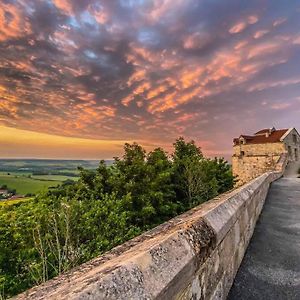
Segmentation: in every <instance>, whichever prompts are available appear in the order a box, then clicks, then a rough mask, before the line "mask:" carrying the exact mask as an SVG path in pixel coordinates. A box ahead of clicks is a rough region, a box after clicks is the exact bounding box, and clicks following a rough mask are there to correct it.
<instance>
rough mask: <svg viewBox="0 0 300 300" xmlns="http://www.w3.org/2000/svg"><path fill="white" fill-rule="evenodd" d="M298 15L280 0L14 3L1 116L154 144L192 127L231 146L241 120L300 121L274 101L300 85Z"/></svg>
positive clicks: (70, 132) (7, 14)
mask: <svg viewBox="0 0 300 300" xmlns="http://www.w3.org/2000/svg"><path fill="white" fill-rule="evenodd" d="M270 4H272V6H270V8H269V9H266V7H269V6H268V5H270ZM299 23H300V21H299V18H298V15H297V12H296V5H295V4H293V3H292V4H289V5H287V4H286V3H283V2H280V3H279V2H276V3H274V2H271V1H269V0H268V1H266V2H265V4H262V3H258V2H254V1H248V2H247V3H246V2H241V1H235V0H230V1H228V2H226V3H225V2H224V1H209V0H204V1H191V0H186V1H183V0H175V1H173V0H172V1H171V0H162V1H158V0H149V1H148V0H147V1H123V0H116V1H106V0H97V1H96V0H87V1H80V0H74V1H69V0H68V1H67V0H66V1H62V0H53V1H34V0H28V1H21V0H19V1H18V0H15V1H10V0H9V1H8V0H7V1H4V2H3V3H2V4H1V5H0V24H1V29H0V53H1V54H0V123H1V124H3V125H5V126H9V127H15V128H19V129H25V128H26V129H28V130H31V131H37V132H41V133H46V134H49V133H51V134H56V135H60V136H64V137H78V138H85V139H99V140H125V139H126V140H143V141H144V142H145V143H146V144H147V141H149V144H151V145H166V144H167V143H171V141H172V140H173V139H175V138H176V137H177V136H178V135H180V134H184V135H185V136H187V137H191V138H194V139H197V140H198V141H199V142H201V141H202V143H203V144H204V145H205V147H206V150H207V151H209V153H213V152H214V151H215V152H216V153H217V152H218V153H221V152H222V151H223V152H224V153H229V149H230V147H231V144H230V142H228V141H231V139H232V136H235V135H238V134H239V133H240V132H238V133H237V132H235V130H237V129H235V128H238V127H239V126H244V127H245V128H240V130H239V131H242V130H244V129H246V127H251V126H252V127H253V126H259V125H261V126H262V127H265V126H269V124H265V123H267V122H269V121H270V122H273V121H274V118H275V117H276V120H278V122H279V124H282V126H287V125H289V127H290V126H292V125H295V126H296V125H297V124H286V122H287V119H286V117H284V116H283V115H279V114H280V112H282V111H284V112H285V113H287V112H289V113H290V114H291V117H290V118H289V119H290V121H291V122H294V123H297V122H299V121H297V120H298V118H297V117H296V116H294V110H292V108H293V105H291V106H287V107H286V108H285V110H282V109H276V108H274V107H279V106H278V105H279V103H286V102H284V101H282V99H283V98H286V99H293V98H294V97H295V95H298V94H299V92H300V87H299V80H298V79H299V78H300V71H299V70H300V68H299V61H300V57H299V54H298V53H299V44H300V42H299V30H298V28H299V26H300V24H299ZM279 96H280V97H281V98H280V99H278V97H279ZM266 99H267V100H266ZM263 101H268V103H271V104H270V105H269V107H271V105H272V103H273V104H274V107H273V108H272V109H271V110H270V111H271V112H272V113H270V116H268V117H267V118H265V116H264V115H262V112H261V111H259V110H258V108H257V107H260V108H261V107H263V109H265V106H262V105H261V103H262V102H263ZM272 101H273V102H272ZM288 103H291V102H288ZM256 104H257V105H256ZM264 113H265V112H264ZM260 117H262V118H261V119H260ZM245 119H246V121H245ZM280 122H281V123H280ZM220 124H222V126H221V127H222V130H221V131H222V133H221V132H220V133H216V132H219V131H220ZM236 124H243V125H239V126H237V125H236ZM255 124H257V125H255ZM215 134H217V135H218V136H217V137H216V138H218V139H220V143H218V145H219V146H218V145H216V144H215V143H214V142H213V140H214V139H215V138H213V136H214V135H215ZM145 137H147V141H146V140H145ZM150 141H151V142H150ZM210 141H211V142H210ZM218 147H219V149H217V148H218Z"/></svg>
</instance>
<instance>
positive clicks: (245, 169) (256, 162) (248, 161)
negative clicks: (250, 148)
mask: <svg viewBox="0 0 300 300" xmlns="http://www.w3.org/2000/svg"><path fill="white" fill-rule="evenodd" d="M279 159H280V155H267V156H264V155H261V156H260V155H253V156H251V155H249V156H243V157H237V156H233V157H232V172H233V174H234V175H235V176H237V180H238V181H237V184H236V185H237V186H240V185H242V184H244V183H246V182H249V181H250V180H252V179H253V178H256V177H258V176H259V175H261V174H263V173H265V172H268V171H271V170H274V169H275V168H276V164H277V162H278V160H279Z"/></svg>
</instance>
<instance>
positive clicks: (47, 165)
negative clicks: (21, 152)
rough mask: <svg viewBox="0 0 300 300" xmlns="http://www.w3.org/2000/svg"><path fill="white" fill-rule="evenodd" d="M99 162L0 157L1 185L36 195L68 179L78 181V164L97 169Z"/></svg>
mask: <svg viewBox="0 0 300 300" xmlns="http://www.w3.org/2000/svg"><path fill="white" fill-rule="evenodd" d="M108 163H109V162H108ZM98 164H99V162H98V161H84V160H43V159H23V160H22V159H0V187H1V186H4V185H5V186H7V188H8V189H10V190H16V194H19V195H27V194H31V195H36V194H38V193H39V192H42V191H46V190H47V189H48V188H51V187H56V186H58V185H60V184H62V183H64V182H66V181H77V180H78V178H79V170H78V168H77V167H78V166H81V167H84V168H86V169H89V170H91V169H93V170H95V169H96V168H97V166H98Z"/></svg>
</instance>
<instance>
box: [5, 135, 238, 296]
mask: <svg viewBox="0 0 300 300" xmlns="http://www.w3.org/2000/svg"><path fill="white" fill-rule="evenodd" d="M79 169H80V179H79V180H78V182H67V183H66V184H63V185H61V186H60V187H58V188H55V189H51V190H48V192H45V193H44V194H41V195H39V196H37V197H36V198H35V199H34V200H33V201H29V202H25V203H22V204H19V205H14V206H3V207H1V208H0V210H1V211H0V287H1V288H0V291H3V294H4V296H3V297H10V296H13V295H15V294H17V293H20V292H21V291H24V290H25V289H27V288H29V287H31V286H33V285H35V284H40V283H42V282H44V281H46V280H48V279H50V278H52V277H54V276H56V275H59V274H61V273H63V272H65V271H67V270H69V269H70V268H72V267H74V266H76V265H78V264H80V263H83V262H85V261H87V260H89V259H91V258H93V257H95V256H97V255H99V254H101V253H103V252H105V251H108V250H109V249H111V248H113V247H114V246H116V245H118V244H121V243H123V242H125V241H127V240H129V239H131V238H133V237H135V236H137V235H139V234H141V233H142V232H144V231H146V230H148V229H150V228H152V227H154V226H156V225H158V224H160V223H162V222H164V221H166V220H168V219H170V218H172V217H174V216H176V215H178V214H180V213H182V212H184V211H186V210H189V209H191V208H192V207H194V206H196V205H198V204H200V203H203V202H205V201H207V200H209V199H211V198H212V197H215V196H216V195H218V194H220V193H223V192H226V191H228V190H230V189H231V188H232V187H233V185H234V177H233V176H232V172H231V168H230V166H229V165H228V163H227V162H226V161H225V160H223V159H217V158H215V159H208V158H205V157H204V156H203V154H202V152H201V149H200V148H198V147H197V146H196V145H195V143H194V142H193V141H191V142H186V141H185V140H184V139H183V138H179V139H177V140H176V142H175V143H174V152H173V154H172V155H171V156H169V155H168V154H167V153H166V152H165V151H164V150H163V149H161V148H157V149H155V150H153V151H151V152H149V153H146V151H145V150H144V149H143V148H142V147H141V146H140V145H138V144H136V143H133V144H125V146H124V155H123V157H121V158H115V160H114V163H113V164H112V165H111V166H107V165H106V164H105V162H104V161H101V162H100V164H99V166H98V168H97V169H96V170H94V171H92V170H87V169H84V168H79Z"/></svg>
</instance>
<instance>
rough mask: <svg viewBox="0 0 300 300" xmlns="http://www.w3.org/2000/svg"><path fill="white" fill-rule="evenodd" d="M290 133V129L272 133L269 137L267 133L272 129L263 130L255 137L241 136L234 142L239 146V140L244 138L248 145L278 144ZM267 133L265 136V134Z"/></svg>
mask: <svg viewBox="0 0 300 300" xmlns="http://www.w3.org/2000/svg"><path fill="white" fill-rule="evenodd" d="M287 131H288V129H280V130H274V131H272V132H271V133H270V134H269V136H267V133H268V132H270V129H263V130H260V131H258V132H256V133H255V135H252V136H251V135H241V136H240V137H239V138H235V139H234V140H233V142H234V144H237V143H238V141H239V139H240V138H241V137H243V138H244V139H245V140H246V144H266V143H278V142H280V139H281V137H282V136H283V135H284V134H285V133H286V132H287ZM263 133H265V134H263Z"/></svg>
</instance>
